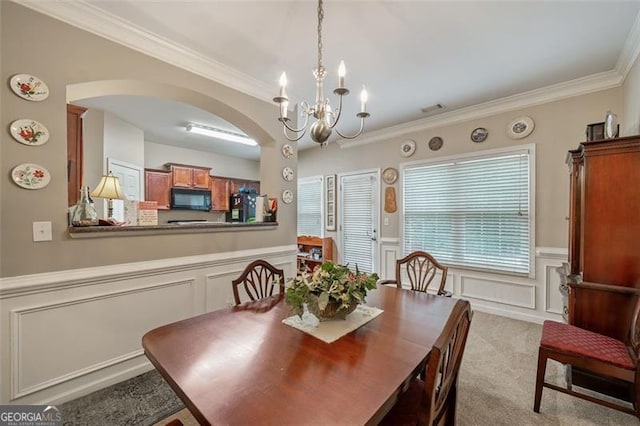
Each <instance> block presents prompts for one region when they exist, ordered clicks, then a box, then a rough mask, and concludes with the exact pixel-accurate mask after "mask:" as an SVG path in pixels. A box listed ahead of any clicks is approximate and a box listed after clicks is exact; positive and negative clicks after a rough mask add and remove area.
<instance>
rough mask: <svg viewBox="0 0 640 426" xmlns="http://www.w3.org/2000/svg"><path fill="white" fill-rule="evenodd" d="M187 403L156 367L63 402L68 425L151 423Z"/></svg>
mask: <svg viewBox="0 0 640 426" xmlns="http://www.w3.org/2000/svg"><path fill="white" fill-rule="evenodd" d="M183 407H184V405H183V404H182V402H181V401H180V399H179V398H178V397H177V396H176V394H175V393H174V392H173V390H172V389H171V388H170V387H169V385H168V384H167V383H166V382H165V381H164V379H163V378H162V377H161V376H160V374H158V373H157V372H156V371H155V370H152V371H149V372H147V373H144V374H142V375H140V376H137V377H134V378H132V379H129V380H126V381H124V382H121V383H117V384H115V385H113V386H110V387H108V388H105V389H101V390H99V391H96V392H93V393H92V394H89V395H87V396H84V397H82V398H78V399H74V400H73V401H69V402H66V403H64V404H62V422H63V425H64V426H103V425H104V426H107V425H109V426H125V425H126V426H133V425H140V426H149V425H152V424H154V423H156V422H158V421H159V420H161V419H164V418H166V417H167V416H169V415H171V414H173V413H175V412H176V411H179V410H180V409H182V408H183Z"/></svg>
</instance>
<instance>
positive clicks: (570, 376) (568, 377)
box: [564, 364, 573, 390]
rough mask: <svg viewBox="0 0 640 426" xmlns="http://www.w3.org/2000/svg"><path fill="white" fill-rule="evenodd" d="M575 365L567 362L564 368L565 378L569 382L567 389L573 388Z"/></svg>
mask: <svg viewBox="0 0 640 426" xmlns="http://www.w3.org/2000/svg"><path fill="white" fill-rule="evenodd" d="M572 368H573V366H572V365H571V364H567V367H566V369H565V370H564V379H565V381H566V382H567V389H568V390H572V389H573V370H572Z"/></svg>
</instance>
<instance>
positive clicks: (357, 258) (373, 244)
mask: <svg viewBox="0 0 640 426" xmlns="http://www.w3.org/2000/svg"><path fill="white" fill-rule="evenodd" d="M378 174H379V172H378V171H364V172H357V173H349V174H343V175H340V176H339V179H340V186H339V197H340V202H339V204H338V206H339V210H340V213H339V222H338V224H339V239H340V246H341V250H340V252H341V256H340V257H341V263H343V264H349V266H350V267H351V268H354V269H355V267H356V265H357V266H358V269H359V270H360V271H363V272H369V273H371V272H378V211H379V205H380V202H379V196H378V194H379V193H380V190H379V188H378V185H379V184H378Z"/></svg>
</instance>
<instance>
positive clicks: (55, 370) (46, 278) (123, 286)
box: [0, 245, 297, 404]
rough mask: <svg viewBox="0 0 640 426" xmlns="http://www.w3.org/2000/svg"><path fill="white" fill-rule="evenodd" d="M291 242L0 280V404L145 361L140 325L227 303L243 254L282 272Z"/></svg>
mask: <svg viewBox="0 0 640 426" xmlns="http://www.w3.org/2000/svg"><path fill="white" fill-rule="evenodd" d="M296 249H297V247H296V246H295V245H290V246H281V247H273V248H270V249H262V250H259V251H258V250H245V251H241V252H229V253H216V254H212V255H203V256H193V257H185V258H177V259H166V260H165V261H150V262H139V263H132V264H122V265H112V266H110V267H107V268H105V267H98V268H88V269H83V270H74V271H65V272H62V273H58V272H56V273H52V274H37V275H33V276H22V277H10V278H4V279H1V280H0V302H2V304H1V305H0V307H1V310H0V343H1V344H0V371H2V372H3V374H2V375H0V404H6V403H13V404H59V403H62V402H64V401H67V400H70V399H73V398H76V397H79V396H82V395H85V394H88V393H90V392H92V391H94V390H97V389H100V388H103V387H105V386H108V385H110V384H113V383H116V382H119V381H122V380H126V379H128V378H130V377H133V376H135V375H137V374H141V373H142V372H144V371H146V370H149V369H151V368H152V366H151V365H150V363H149V362H148V360H147V359H146V357H145V356H144V354H143V350H142V345H141V339H142V336H143V335H144V334H145V333H146V332H148V331H149V330H151V329H153V328H156V327H158V326H161V325H163V324H168V323H171V322H175V321H178V320H180V319H184V318H188V317H191V316H194V315H199V314H202V313H205V312H207V311H211V310H214V309H218V308H222V307H226V306H227V302H228V301H231V300H233V298H232V296H231V297H230V295H232V293H231V280H232V279H233V278H235V277H237V276H238V275H239V274H240V272H241V271H242V270H243V269H244V267H245V266H246V265H247V264H248V263H249V262H250V261H251V260H254V259H257V258H262V259H265V260H267V261H269V262H271V263H272V264H274V265H277V266H278V267H280V268H283V269H284V270H285V274H286V275H287V276H291V274H292V273H293V271H295V266H296ZM214 289H215V290H214ZM218 290H220V291H218Z"/></svg>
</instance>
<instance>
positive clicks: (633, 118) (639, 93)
mask: <svg viewBox="0 0 640 426" xmlns="http://www.w3.org/2000/svg"><path fill="white" fill-rule="evenodd" d="M622 101H623V111H624V114H623V115H622V116H621V118H622V120H621V123H620V134H621V135H622V136H631V135H637V134H640V57H638V58H636V62H635V63H634V64H633V67H632V68H631V70H630V71H629V74H627V77H626V78H625V80H624V84H623V85H622Z"/></svg>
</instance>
